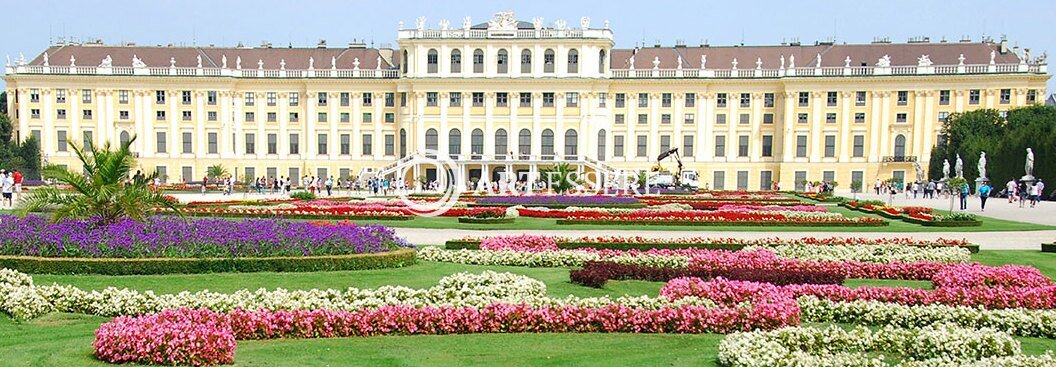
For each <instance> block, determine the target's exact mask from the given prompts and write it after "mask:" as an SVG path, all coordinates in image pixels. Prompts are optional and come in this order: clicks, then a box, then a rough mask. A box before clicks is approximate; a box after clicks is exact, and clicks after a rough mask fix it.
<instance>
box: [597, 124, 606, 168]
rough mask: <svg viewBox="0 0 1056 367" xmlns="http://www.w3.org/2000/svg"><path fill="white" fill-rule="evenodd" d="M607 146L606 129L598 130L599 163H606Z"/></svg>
mask: <svg viewBox="0 0 1056 367" xmlns="http://www.w3.org/2000/svg"><path fill="white" fill-rule="evenodd" d="M606 146H607V144H606V142H605V129H601V130H598V160H599V161H604V160H605V147H606Z"/></svg>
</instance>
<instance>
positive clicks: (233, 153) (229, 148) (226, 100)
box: [216, 91, 267, 173]
mask: <svg viewBox="0 0 1056 367" xmlns="http://www.w3.org/2000/svg"><path fill="white" fill-rule="evenodd" d="M216 94H217V95H216V98H217V99H219V100H218V101H217V102H216V103H218V104H220V117H219V119H220V126H223V132H221V135H223V136H222V137H220V140H221V141H224V142H225V143H223V144H220V146H221V147H223V148H222V149H221V150H220V156H221V157H223V158H225V159H232V158H234V157H244V156H243V155H242V154H239V153H238V152H239V150H241V149H244V148H242V147H244V146H245V136H243V135H242V129H240V128H239V126H241V125H239V124H236V123H235V122H234V121H233V119H232V118H231V117H232V116H231V95H230V94H228V93H227V92H226V91H223V92H221V91H217V92H216ZM232 134H233V135H234V137H235V138H234V139H231V136H232ZM261 138H262V137H257V141H258V142H259V141H260V139H261ZM229 140H231V141H230V142H227V141H229ZM239 143H243V144H239ZM256 148H257V149H260V148H264V149H267V147H261V146H260V144H256ZM265 151H267V150H265ZM232 173H233V172H232Z"/></svg>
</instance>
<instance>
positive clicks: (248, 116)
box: [246, 112, 257, 122]
mask: <svg viewBox="0 0 1056 367" xmlns="http://www.w3.org/2000/svg"><path fill="white" fill-rule="evenodd" d="M256 120H257V115H256V114H255V113H253V112H246V122H254V121H256Z"/></svg>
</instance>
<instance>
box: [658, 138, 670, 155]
mask: <svg viewBox="0 0 1056 367" xmlns="http://www.w3.org/2000/svg"><path fill="white" fill-rule="evenodd" d="M669 150H671V135H660V151H661V152H666V151H669Z"/></svg>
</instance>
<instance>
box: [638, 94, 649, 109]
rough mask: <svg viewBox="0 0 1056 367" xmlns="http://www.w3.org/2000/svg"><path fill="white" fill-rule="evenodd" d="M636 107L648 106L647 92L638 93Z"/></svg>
mask: <svg viewBox="0 0 1056 367" xmlns="http://www.w3.org/2000/svg"><path fill="white" fill-rule="evenodd" d="M638 107H640V108H645V107H649V93H638Z"/></svg>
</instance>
